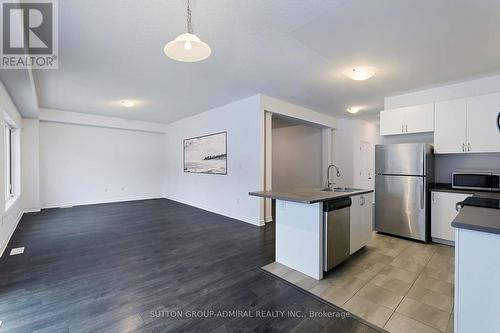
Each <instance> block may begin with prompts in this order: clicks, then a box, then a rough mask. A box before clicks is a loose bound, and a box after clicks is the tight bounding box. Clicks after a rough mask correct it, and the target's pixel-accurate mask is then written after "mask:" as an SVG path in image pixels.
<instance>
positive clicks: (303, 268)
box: [249, 189, 373, 280]
mask: <svg viewBox="0 0 500 333" xmlns="http://www.w3.org/2000/svg"><path fill="white" fill-rule="evenodd" d="M372 192H373V190H360V189H336V190H333V191H328V190H324V189H304V190H295V191H288V192H285V191H260V192H250V193H249V194H250V195H253V196H258V197H263V198H269V199H274V200H276V262H278V263H281V264H283V265H285V266H288V267H290V268H293V269H295V270H297V271H299V272H302V273H304V274H306V275H308V276H310V277H312V278H315V279H317V280H321V279H322V278H323V271H324V237H325V230H324V220H323V205H324V203H325V202H329V201H332V200H337V199H342V198H351V199H352V202H353V203H352V206H351V214H350V215H351V216H350V218H351V221H350V240H351V242H350V249H349V252H350V254H352V253H354V252H355V251H357V250H359V248H361V247H363V246H364V245H366V243H368V241H369V239H371V233H372V202H373V194H372Z"/></svg>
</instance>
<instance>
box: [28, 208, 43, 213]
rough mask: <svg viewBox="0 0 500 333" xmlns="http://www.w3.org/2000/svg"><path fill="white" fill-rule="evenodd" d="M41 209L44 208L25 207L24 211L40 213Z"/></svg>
mask: <svg viewBox="0 0 500 333" xmlns="http://www.w3.org/2000/svg"><path fill="white" fill-rule="evenodd" d="M41 210H42V208H40V207H38V208H25V209H24V212H25V213H40V211H41Z"/></svg>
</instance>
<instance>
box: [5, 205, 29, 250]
mask: <svg viewBox="0 0 500 333" xmlns="http://www.w3.org/2000/svg"><path fill="white" fill-rule="evenodd" d="M23 215H24V211H23V210H20V211H19V216H18V217H17V221H16V223H14V225H13V227H12V228H11V229H10V230H9V233H8V236H7V238H5V242H4V244H1V245H0V258H1V257H2V256H3V253H4V252H5V249H7V245H9V242H10V239H11V238H12V235H13V234H14V231H16V228H17V226H18V224H19V222H20V221H21V218H22V217H23Z"/></svg>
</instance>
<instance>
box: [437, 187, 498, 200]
mask: <svg viewBox="0 0 500 333" xmlns="http://www.w3.org/2000/svg"><path fill="white" fill-rule="evenodd" d="M430 190H431V191H436V192H451V193H464V194H469V193H470V194H472V195H473V196H475V197H480V198H493V199H500V192H488V191H474V190H459V189H455V188H452V187H451V184H447V183H436V184H433V185H432V186H431V187H430Z"/></svg>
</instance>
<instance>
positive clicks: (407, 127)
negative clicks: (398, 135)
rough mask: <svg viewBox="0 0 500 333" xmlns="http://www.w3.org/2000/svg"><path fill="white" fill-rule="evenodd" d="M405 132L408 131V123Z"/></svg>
mask: <svg viewBox="0 0 500 333" xmlns="http://www.w3.org/2000/svg"><path fill="white" fill-rule="evenodd" d="M406 133H408V125H406Z"/></svg>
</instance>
